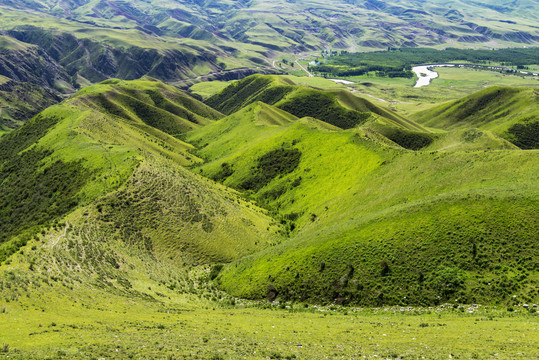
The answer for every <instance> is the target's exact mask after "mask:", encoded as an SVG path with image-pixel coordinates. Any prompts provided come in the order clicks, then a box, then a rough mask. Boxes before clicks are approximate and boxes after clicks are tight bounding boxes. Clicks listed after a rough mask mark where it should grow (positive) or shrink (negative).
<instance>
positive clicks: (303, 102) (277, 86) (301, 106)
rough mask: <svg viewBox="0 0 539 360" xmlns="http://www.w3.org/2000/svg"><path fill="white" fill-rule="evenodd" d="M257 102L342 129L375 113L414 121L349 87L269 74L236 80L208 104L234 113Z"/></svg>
mask: <svg viewBox="0 0 539 360" xmlns="http://www.w3.org/2000/svg"><path fill="white" fill-rule="evenodd" d="M257 101H260V102H263V103H266V104H269V105H274V106H276V107H277V108H279V109H282V110H285V111H287V112H288V113H290V114H293V115H295V116H297V117H299V118H302V117H313V118H317V119H319V120H322V121H325V122H327V123H329V124H331V125H334V126H337V127H340V128H342V129H348V128H352V127H355V126H357V125H359V124H362V123H365V122H366V121H367V120H368V119H369V118H370V117H371V115H372V114H376V115H379V116H382V117H385V118H387V119H389V120H391V121H393V122H395V123H400V124H405V123H411V122H410V121H407V120H406V119H404V118H402V117H400V116H399V115H397V114H395V113H394V112H392V111H390V110H388V109H384V108H382V107H380V106H377V105H374V104H373V103H371V102H370V101H368V100H366V99H363V98H360V97H357V96H355V95H353V94H351V93H350V92H348V91H346V90H335V91H325V90H321V89H316V88H309V87H306V86H304V85H296V84H295V83H294V82H292V81H291V80H289V79H287V78H284V77H279V76H269V75H266V76H263V75H252V76H249V77H247V78H245V79H243V80H241V81H238V82H235V83H233V84H231V85H230V86H228V87H227V88H225V89H223V90H222V91H221V92H219V93H218V94H216V95H214V96H212V97H210V98H209V99H207V100H206V103H207V104H208V105H210V106H212V107H214V108H215V109H217V110H219V111H221V112H223V113H225V114H232V113H233V112H235V111H238V110H240V109H242V108H244V107H245V106H247V105H249V104H252V103H254V102H257ZM416 126H417V127H418V128H421V126H420V125H416Z"/></svg>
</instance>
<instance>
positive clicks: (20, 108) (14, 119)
mask: <svg viewBox="0 0 539 360" xmlns="http://www.w3.org/2000/svg"><path fill="white" fill-rule="evenodd" d="M60 100H61V99H60V97H58V96H57V95H55V94H53V93H52V92H50V91H48V90H46V89H43V88H42V87H40V86H38V85H34V84H30V83H20V82H16V81H13V80H11V79H8V78H5V81H3V80H2V79H1V77H0V134H1V133H2V132H9V131H11V130H13V129H15V128H17V127H19V126H20V125H21V124H23V123H24V122H25V121H27V120H28V119H30V118H31V117H33V116H34V115H36V114H37V113H39V112H40V111H42V110H44V109H45V108H47V107H49V106H51V105H54V104H56V103H58V102H59V101H60Z"/></svg>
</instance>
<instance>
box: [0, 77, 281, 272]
mask: <svg viewBox="0 0 539 360" xmlns="http://www.w3.org/2000/svg"><path fill="white" fill-rule="evenodd" d="M220 117H221V114H219V113H218V112H216V111H215V110H213V109H211V108H208V107H207V106H206V105H204V104H202V103H200V102H198V101H196V100H194V99H193V98H190V97H189V96H187V95H186V94H184V93H182V92H180V91H178V90H175V89H174V88H172V87H169V86H167V85H165V84H163V83H160V82H157V81H152V80H150V79H145V80H138V81H132V82H125V81H119V80H118V81H117V80H110V81H107V82H105V83H102V84H98V85H95V86H92V87H89V88H86V89H84V90H82V91H80V92H79V93H77V94H76V95H75V96H73V97H72V98H70V99H69V100H67V101H65V102H63V103H62V104H60V105H55V106H53V107H50V108H48V109H47V110H45V111H44V112H42V113H40V114H39V115H37V116H36V117H34V118H33V119H32V120H30V121H29V122H28V123H27V124H26V125H24V126H23V127H21V128H20V129H19V130H17V131H15V132H13V133H10V134H8V135H5V136H3V137H2V139H1V140H0V148H1V150H2V151H1V152H0V153H1V155H0V174H1V175H0V176H1V177H0V179H1V182H2V185H3V188H4V189H9V191H3V192H2V195H1V197H0V202H1V204H2V206H0V208H1V210H0V217H1V221H0V223H1V225H0V226H1V228H0V234H1V238H0V255H1V259H2V261H4V260H6V259H8V258H9V257H10V256H11V255H12V254H13V253H15V252H17V251H18V249H19V248H20V247H22V246H24V245H26V244H27V243H28V242H30V241H32V239H33V238H37V237H39V235H38V234H40V233H41V234H42V235H46V234H48V233H49V232H50V231H54V230H58V229H59V228H62V229H63V231H64V232H65V231H70V229H72V228H73V227H75V228H77V229H80V228H83V230H80V231H82V232H85V230H84V228H87V226H88V224H92V226H93V227H94V228H95V231H94V230H92V232H90V233H85V234H86V235H85V236H84V237H82V238H80V239H79V240H80V241H83V240H84V241H85V244H86V245H88V244H87V242H92V241H96V240H97V238H92V236H91V235H92V234H94V232H95V233H96V236H98V238H99V239H110V240H111V241H112V240H114V239H116V240H118V241H120V242H123V243H126V244H131V245H132V246H134V247H135V248H138V249H139V250H140V249H142V250H143V251H144V252H145V253H147V254H148V255H149V256H154V257H157V258H159V259H162V260H164V259H167V261H170V260H171V259H173V260H174V261H175V262H176V263H178V264H183V263H184V262H185V263H189V264H192V263H199V262H203V263H207V262H215V261H217V262H225V261H230V260H232V259H235V258H237V257H239V256H242V255H246V254H248V253H250V252H252V251H255V250H256V249H259V248H263V247H265V246H267V245H268V244H270V243H272V242H274V241H278V240H279V237H278V236H277V235H276V234H275V231H277V230H278V226H276V224H275V226H274V225H271V224H270V223H271V222H272V220H271V219H270V218H268V217H267V216H266V215H264V214H263V212H261V210H259V209H257V208H255V207H252V206H251V205H249V204H247V203H246V202H245V201H242V200H240V199H239V197H238V195H237V194H235V193H234V192H231V191H229V190H227V189H225V188H223V187H221V186H216V185H215V184H213V183H211V182H209V181H208V180H206V179H204V178H201V177H200V176H197V175H194V174H192V173H191V172H189V171H188V170H186V169H184V168H183V167H182V166H183V165H189V164H194V163H196V162H200V161H201V160H200V159H198V158H197V157H195V156H193V155H191V154H189V153H188V152H187V150H190V149H192V148H193V147H192V146H191V145H189V144H187V143H185V142H183V141H181V140H179V139H178V138H176V137H174V136H175V135H178V134H180V133H182V132H185V131H187V130H191V129H195V128H199V127H200V126H201V124H207V123H211V122H212V121H213V120H214V119H218V118H220ZM74 211H77V215H73V216H74V217H69V216H71V215H69V214H71V213H73V212H74ZM66 216H67V217H68V218H69V219H70V220H68V222H69V223H70V224H71V225H70V224H66V222H65V220H64V219H66ZM231 219H232V220H233V221H231ZM61 221H64V222H62V223H61V225H60V222H61ZM52 225H54V228H50V226H52ZM78 234H79V235H78V236H81V235H80V232H78ZM64 240H65V241H68V240H69V237H66V236H63V237H62V241H64ZM51 241H53V240H51ZM54 241H56V240H54ZM86 245H84V244H83V246H86ZM88 246H90V245H88ZM107 246H112V245H110V244H109V245H107ZM142 250H140V251H142ZM118 251H120V250H118ZM8 261H9V260H8Z"/></svg>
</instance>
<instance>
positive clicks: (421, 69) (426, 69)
mask: <svg viewBox="0 0 539 360" xmlns="http://www.w3.org/2000/svg"><path fill="white" fill-rule="evenodd" d="M441 66H455V65H452V64H440V65H422V66H415V67H413V68H412V71H413V72H414V73H415V74H416V75H417V77H418V79H417V83H416V84H415V86H414V87H416V88H418V87H422V86H427V85H429V84H430V81H431V80H432V79H436V78H437V77H438V73H437V72H436V71H432V70H430V69H431V68H434V67H441Z"/></svg>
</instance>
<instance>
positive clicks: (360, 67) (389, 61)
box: [309, 47, 539, 78]
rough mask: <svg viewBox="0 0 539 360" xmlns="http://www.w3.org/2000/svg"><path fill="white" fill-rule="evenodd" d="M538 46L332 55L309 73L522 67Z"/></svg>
mask: <svg viewBox="0 0 539 360" xmlns="http://www.w3.org/2000/svg"><path fill="white" fill-rule="evenodd" d="M538 58H539V47H530V48H510V49H499V50H471V49H455V48H447V49H444V50H436V49H429V48H400V49H390V50H388V51H374V52H367V53H351V54H348V53H346V54H342V55H339V56H332V57H329V58H327V59H325V60H324V63H323V64H321V65H319V66H311V67H310V68H309V69H310V70H311V71H313V72H317V73H320V74H323V75H325V76H342V77H347V76H360V75H364V74H367V73H369V72H376V74H377V75H378V76H388V77H404V78H407V77H413V73H412V72H411V71H410V70H411V66H412V65H418V64H444V63H451V62H455V61H458V62H468V63H472V64H484V65H489V64H491V63H492V64H502V65H504V66H516V67H519V68H524V67H525V66H526V65H533V64H536V63H537V59H538Z"/></svg>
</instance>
